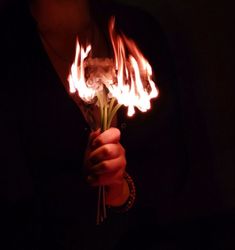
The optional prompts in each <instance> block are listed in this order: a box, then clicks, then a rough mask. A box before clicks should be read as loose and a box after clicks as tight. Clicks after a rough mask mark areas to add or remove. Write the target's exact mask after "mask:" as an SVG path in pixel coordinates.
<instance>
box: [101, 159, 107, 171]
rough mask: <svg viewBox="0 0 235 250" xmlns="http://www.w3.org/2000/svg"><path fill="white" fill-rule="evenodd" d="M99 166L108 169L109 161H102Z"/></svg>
mask: <svg viewBox="0 0 235 250" xmlns="http://www.w3.org/2000/svg"><path fill="white" fill-rule="evenodd" d="M101 168H102V169H103V170H105V171H108V170H109V163H108V161H103V162H102V164H101Z"/></svg>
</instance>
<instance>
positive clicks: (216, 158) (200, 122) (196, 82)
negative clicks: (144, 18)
mask: <svg viewBox="0 0 235 250" xmlns="http://www.w3.org/2000/svg"><path fill="white" fill-rule="evenodd" d="M122 2H125V3H127V2H129V3H130V4H134V5H138V6H140V7H141V8H143V9H146V10H147V11H148V12H149V13H151V14H152V15H153V16H155V18H156V19H157V20H158V22H159V23H160V24H161V27H162V28H163V30H164V32H165V34H166V36H167V38H168V41H169V46H170V49H171V51H172V54H173V57H174V61H175V66H176V70H177V77H178V80H179V86H178V87H179V90H180V93H181V105H182V109H183V117H184V131H185V135H186V140H187V141H186V143H187V147H188V150H189V153H190V162H191V166H190V173H189V177H188V181H187V184H186V186H185V190H184V193H183V194H182V200H181V201H178V202H177V204H176V207H178V209H177V212H176V213H177V215H176V217H187V216H190V217H191V215H192V214H194V215H195V214H197V215H198V216H200V215H202V216H204V215H211V214H213V213H215V214H218V213H223V214H224V213H226V212H229V211H230V212H232V211H233V209H234V208H235V146H234V139H235V132H234V128H235V123H234V116H235V112H234V111H235V103H234V93H235V88H234V66H235V65H234V42H235V40H234V23H235V20H234V10H233V8H232V3H231V2H229V1H218V0H216V1H215V0H206V1H205V0H204V1H203V0H190V1H186V0H158V1H154V0H148V1H142V0H138V1H122ZM153 32H154V31H153ZM225 211H226V212H225Z"/></svg>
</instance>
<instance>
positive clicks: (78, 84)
mask: <svg viewBox="0 0 235 250" xmlns="http://www.w3.org/2000/svg"><path fill="white" fill-rule="evenodd" d="M109 34H110V38H111V42H112V47H113V52H114V65H115V70H116V82H114V83H113V84H110V85H108V86H106V87H107V88H108V90H109V92H110V94H111V96H112V97H114V98H116V100H117V102H118V103H119V104H122V105H124V106H126V107H128V116H132V115H133V114H134V113H135V107H136V108H138V109H139V110H140V111H142V112H146V111H147V110H149V109H150V108H151V105H150V100H151V99H152V98H155V97H157V96H158V90H157V88H156V86H155V83H154V82H153V80H152V68H151V66H150V64H149V63H148V61H147V60H146V59H145V57H144V56H143V55H142V53H141V52H140V50H139V49H138V47H137V46H136V44H135V42H134V41H133V40H131V39H129V38H127V37H126V36H125V35H124V34H117V33H116V31H115V19H114V17H112V18H111V20H110V23H109ZM90 51H91V46H90V45H89V46H87V47H86V48H85V49H83V48H82V46H81V45H80V44H79V41H77V46H76V56H75V61H74V63H73V65H72V67H71V74H70V76H69V78H68V80H69V84H70V91H71V93H75V92H76V91H78V94H79V96H80V97H81V98H82V99H83V100H84V101H86V102H89V101H91V100H92V99H93V98H94V97H95V95H96V91H95V90H94V89H93V88H92V87H89V86H87V85H86V79H85V74H84V71H85V70H84V60H85V59H86V58H87V57H88V55H89V52H90Z"/></svg>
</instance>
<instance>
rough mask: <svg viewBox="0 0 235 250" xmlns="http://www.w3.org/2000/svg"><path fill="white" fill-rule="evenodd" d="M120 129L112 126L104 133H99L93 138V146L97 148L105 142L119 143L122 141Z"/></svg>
mask: <svg viewBox="0 0 235 250" xmlns="http://www.w3.org/2000/svg"><path fill="white" fill-rule="evenodd" d="M120 136H121V133H120V130H119V129H117V128H110V129H108V130H106V131H104V132H103V133H101V134H99V135H97V136H96V137H94V139H93V140H92V144H91V146H92V148H93V149H96V148H98V147H100V146H102V145H105V144H115V143H118V142H119V141H120Z"/></svg>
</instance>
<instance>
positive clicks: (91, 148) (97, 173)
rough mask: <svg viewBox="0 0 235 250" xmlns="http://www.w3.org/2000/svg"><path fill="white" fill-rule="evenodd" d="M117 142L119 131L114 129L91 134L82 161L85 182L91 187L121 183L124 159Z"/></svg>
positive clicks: (121, 149) (123, 151) (122, 151)
mask: <svg viewBox="0 0 235 250" xmlns="http://www.w3.org/2000/svg"><path fill="white" fill-rule="evenodd" d="M119 141H120V131H119V130H118V129H116V128H110V129H108V130H106V131H104V132H103V133H101V132H100V131H99V130H98V131H95V132H92V133H91V135H90V138H89V144H88V149H87V153H86V155H85V161H84V162H85V171H86V174H87V175H88V177H87V181H88V183H89V184H90V185H91V186H99V185H113V184H120V183H121V182H123V173H124V171H125V167H126V157H125V150H124V148H123V147H122V145H121V144H120V143H119Z"/></svg>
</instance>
